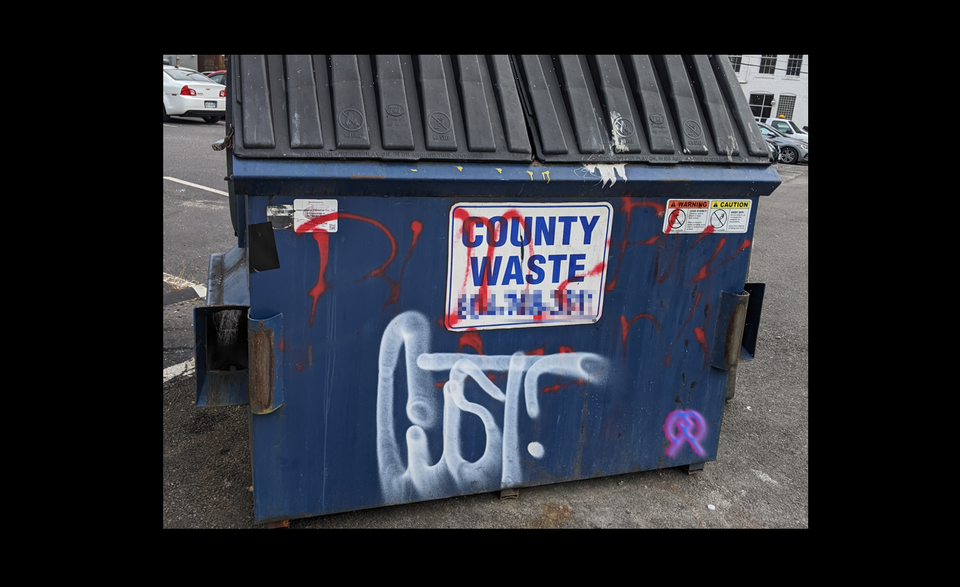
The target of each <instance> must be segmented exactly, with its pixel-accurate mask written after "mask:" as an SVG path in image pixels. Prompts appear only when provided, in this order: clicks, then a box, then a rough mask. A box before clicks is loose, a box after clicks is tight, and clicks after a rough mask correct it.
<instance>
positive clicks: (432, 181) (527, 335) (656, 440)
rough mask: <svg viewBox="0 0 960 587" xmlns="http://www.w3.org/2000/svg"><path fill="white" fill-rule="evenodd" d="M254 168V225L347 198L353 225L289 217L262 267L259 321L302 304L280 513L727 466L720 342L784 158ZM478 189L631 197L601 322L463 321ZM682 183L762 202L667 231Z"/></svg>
mask: <svg viewBox="0 0 960 587" xmlns="http://www.w3.org/2000/svg"><path fill="white" fill-rule="evenodd" d="M495 167H499V168H500V171H499V172H498V171H495V170H494V168H495ZM411 169H416V171H415V172H414V171H411ZM233 170H234V174H235V178H234V179H235V182H236V185H237V186H238V190H239V189H240V187H239V186H242V188H243V189H244V190H245V191H243V192H239V193H241V195H242V196H244V197H242V198H241V199H240V200H241V202H242V206H243V210H242V214H240V217H241V218H243V221H244V223H245V224H244V228H245V227H246V225H250V224H257V223H262V222H266V221H268V220H269V218H268V216H267V208H268V207H270V206H283V205H293V203H294V200H295V199H297V198H307V197H310V198H313V197H317V198H319V197H323V198H331V199H336V200H337V202H338V212H339V219H338V229H337V232H335V233H324V234H322V235H319V236H318V235H317V234H312V233H306V234H297V233H295V232H294V231H293V230H275V231H274V232H273V235H274V239H275V246H276V250H277V255H278V258H279V260H280V268H279V269H273V270H268V271H261V272H254V273H251V274H250V275H249V288H250V310H249V313H250V316H252V317H255V318H257V317H263V316H270V317H277V316H282V320H278V321H277V322H278V323H282V326H281V327H280V330H281V331H280V332H274V336H275V338H276V341H277V343H276V344H277V346H278V349H279V355H280V356H279V357H277V358H276V364H277V366H278V367H277V368H278V370H279V373H277V376H278V377H282V389H283V405H282V406H280V407H279V408H277V409H276V410H275V411H272V412H270V413H267V414H251V415H250V432H251V450H252V457H253V477H254V479H253V486H254V505H255V517H256V519H257V521H258V522H263V521H268V520H276V519H289V518H297V517H306V516H316V515H323V514H329V513H335V512H343V511H350V510H357V509H363V508H369V507H378V506H383V505H389V504H393V503H405V502H411V501H418V500H422V499H435V498H443V497H449V496H454V495H464V494H469V493H478V492H488V491H498V490H500V489H501V488H503V487H523V486H531V485H538V484H544V483H555V482H561V481H567V480H575V479H583V478H590V477H595V476H605V475H614V474H621V473H626V472H632V471H643V470H651V469H658V468H663V467H674V466H682V465H689V464H699V463H704V462H708V461H713V460H715V459H716V455H717V448H718V443H719V441H720V431H721V419H722V413H723V409H724V394H725V385H726V379H727V372H726V371H722V370H720V369H717V368H714V367H711V366H710V364H709V360H708V359H709V357H710V353H711V352H712V350H713V349H710V348H708V347H709V346H710V345H712V344H713V341H714V340H715V333H716V328H717V323H716V319H717V308H718V304H719V300H720V295H721V291H741V290H742V288H743V285H744V280H745V276H746V270H747V263H748V259H749V252H750V242H751V241H752V238H753V227H754V224H755V220H756V213H757V207H758V203H759V197H758V196H759V195H766V194H768V193H769V192H770V191H772V189H773V188H774V187H776V184H777V183H778V182H779V178H778V177H777V176H776V172H775V171H773V170H772V169H770V168H752V167H741V168H738V169H737V170H736V172H737V173H736V174H731V173H729V170H726V171H724V170H723V169H722V168H717V167H707V166H704V167H683V168H680V167H656V166H642V167H641V166H635V167H632V166H630V165H627V166H626V168H625V170H626V176H627V178H626V180H624V179H623V178H622V177H621V176H616V177H617V181H616V183H615V184H611V183H610V182H606V183H604V182H602V181H600V178H599V176H598V175H597V174H594V173H587V172H585V171H584V169H583V167H582V166H575V165H549V166H535V167H531V166H526V165H495V164H489V165H476V164H473V165H471V164H464V165H462V170H461V169H458V167H457V166H456V165H453V164H447V163H444V164H424V163H420V164H417V165H413V164H407V163H341V162H311V161H293V162H287V161H284V162H272V161H261V160H253V161H251V160H241V159H236V158H235V159H234V161H233ZM528 171H530V172H533V179H531V177H530V175H529V174H528V173H527V172H528ZM545 172H548V173H549V178H550V181H549V183H548V182H547V180H546V178H545V176H544V175H543V174H544V173H545ZM733 176H735V178H733ZM372 177H376V179H373V178H372ZM521 190H522V191H521ZM401 196H402V197H401ZM477 196H483V197H486V198H491V199H494V200H499V201H504V202H518V203H524V202H544V201H549V202H560V203H562V202H572V203H575V202H591V203H594V202H607V203H609V204H610V205H611V206H612V207H613V209H614V217H613V221H612V233H611V237H610V240H611V243H610V247H609V249H610V252H609V257H608V260H607V265H608V267H607V269H608V271H607V285H608V286H609V285H610V284H611V283H613V282H614V280H615V283H614V284H613V287H612V288H611V289H609V290H607V291H606V292H605V298H604V301H603V314H602V317H601V318H600V320H599V321H598V322H596V323H594V324H585V325H571V326H552V327H544V328H520V329H499V330H488V331H481V332H466V333H462V332H451V331H449V330H447V329H446V328H445V327H444V301H445V295H446V288H447V271H448V269H447V267H448V263H449V259H448V250H449V245H450V243H449V238H450V237H449V232H450V210H451V208H452V207H453V206H455V205H456V204H457V203H460V202H464V201H471V200H475V199H476V197H477ZM674 196H683V197H711V198H717V197H737V198H742V199H750V200H751V202H752V206H751V211H750V214H751V217H750V222H749V230H748V231H747V232H746V233H744V234H723V235H721V234H707V235H702V238H699V237H698V235H676V234H673V235H670V234H666V235H665V234H663V230H662V227H663V216H662V210H663V207H664V205H665V204H666V200H667V198H669V197H674ZM545 198H546V199H545ZM658 211H661V212H660V213H659V214H658ZM628 219H629V222H628ZM415 223H419V225H420V226H421V227H422V232H420V233H419V234H415V232H416V231H415V230H414V229H413V227H414V226H416V224H415ZM241 232H245V231H241ZM243 238H246V235H245V234H244V236H243V237H241V238H240V239H239V240H240V241H241V242H242V240H243ZM505 246H510V245H505ZM323 255H326V259H325V261H323V262H322V259H321V257H322V256H323ZM321 267H324V268H325V271H321ZM321 283H322V284H323V287H322V288H318V284H321ZM320 290H322V292H323V293H322V294H321V295H319V296H318V297H317V298H316V304H315V306H314V299H313V298H312V297H311V295H310V292H311V291H320ZM311 322H312V326H311ZM480 352H482V355H483V356H480ZM457 353H459V354H457ZM531 373H532V374H533V375H531ZM538 373H539V375H538ZM483 380H485V381H483ZM531 380H532V383H531V382H530V381H531ZM531 389H532V390H533V392H534V393H532V394H530V393H529V390H531ZM531 395H532V396H533V399H531V398H530V396H531ZM444 398H447V400H446V401H447V403H446V404H445V403H444ZM511 398H512V400H511ZM511 401H513V403H512V404H511ZM458 402H459V404H458ZM451 406H453V407H451ZM511 406H512V407H514V408H516V409H514V410H513V411H512V412H511ZM531 413H535V415H531ZM445 443H446V445H445ZM437 463H441V464H440V466H434V465H436V464H437ZM477 463H482V464H483V465H484V467H480V466H479V465H478V464H477Z"/></svg>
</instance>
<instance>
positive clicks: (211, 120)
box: [203, 116, 220, 124]
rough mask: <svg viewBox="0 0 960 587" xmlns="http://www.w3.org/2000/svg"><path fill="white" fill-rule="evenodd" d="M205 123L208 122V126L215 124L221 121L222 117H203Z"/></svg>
mask: <svg viewBox="0 0 960 587" xmlns="http://www.w3.org/2000/svg"><path fill="white" fill-rule="evenodd" d="M203 121H204V122H206V123H207V124H214V123H216V122H219V121H220V117H219V116H204V117H203Z"/></svg>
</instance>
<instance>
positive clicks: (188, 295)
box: [163, 273, 207, 306]
mask: <svg viewBox="0 0 960 587" xmlns="http://www.w3.org/2000/svg"><path fill="white" fill-rule="evenodd" d="M163 282H164V283H166V284H167V285H169V286H171V287H175V288H176V290H174V291H168V292H166V293H164V294H163V305H164V306H167V305H170V304H175V303H177V302H183V301H186V300H193V299H196V298H205V297H207V288H206V286H203V285H200V284H199V283H193V282H192V281H187V280H186V279H180V278H179V277H176V276H174V275H170V274H169V273H164V274H163Z"/></svg>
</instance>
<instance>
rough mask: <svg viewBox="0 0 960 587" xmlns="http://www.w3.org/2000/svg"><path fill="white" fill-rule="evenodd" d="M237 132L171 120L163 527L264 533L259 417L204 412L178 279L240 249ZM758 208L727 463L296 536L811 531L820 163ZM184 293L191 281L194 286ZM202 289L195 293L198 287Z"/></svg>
mask: <svg viewBox="0 0 960 587" xmlns="http://www.w3.org/2000/svg"><path fill="white" fill-rule="evenodd" d="M223 133H224V123H223V122H219V123H216V124H212V125H208V124H204V123H203V122H202V121H200V120H199V119H198V120H196V121H191V120H189V119H182V120H180V121H173V122H170V123H164V180H163V186H164V275H165V280H164V294H165V305H164V307H163V321H164V327H163V330H164V345H163V366H164V383H163V527H164V528H171V529H174V528H264V527H266V525H258V524H255V523H254V519H253V498H252V495H253V494H252V472H251V463H250V452H249V445H248V441H249V438H248V431H247V419H248V417H249V408H248V407H247V406H229V407H219V408H202V409H201V408H198V407H197V406H196V405H195V404H194V399H195V396H196V382H195V378H194V377H195V376H194V373H193V371H191V369H190V364H189V363H190V361H191V359H192V353H193V309H194V308H195V307H197V306H198V305H200V304H202V303H203V300H202V299H200V298H198V297H195V296H193V295H191V294H190V293H189V292H187V293H185V294H184V293H181V294H179V296H180V298H182V299H174V298H175V297H176V296H174V297H171V296H168V295H167V294H168V293H172V292H173V291H175V290H176V291H181V292H182V291H184V290H183V289H176V287H174V286H172V285H171V284H170V282H169V280H168V279H167V278H166V276H168V275H172V276H179V277H180V278H181V279H182V280H183V282H184V283H187V284H197V285H201V286H202V285H204V284H205V279H206V270H207V262H208V260H209V256H210V255H211V254H213V253H221V252H225V251H227V250H229V248H230V247H231V246H232V245H233V244H234V243H235V241H236V238H235V236H234V235H233V229H232V226H231V224H230V217H229V209H228V207H227V205H226V204H227V202H226V197H225V196H223V195H222V193H218V192H224V191H225V190H226V184H225V182H224V181H223V176H224V159H223V157H224V156H223V154H222V153H216V152H213V151H212V149H210V144H211V143H212V142H213V141H215V140H216V139H217V138H222V136H223ZM776 168H777V170H778V172H779V173H780V176H781V179H782V181H783V183H782V185H781V186H780V187H779V188H777V190H776V191H775V192H774V193H773V194H772V195H770V196H768V197H763V198H761V200H760V204H759V206H758V217H757V224H756V229H755V239H754V241H755V242H754V246H753V247H752V257H751V265H750V275H749V280H750V281H756V282H764V283H766V285H767V293H766V296H765V299H764V307H763V318H762V322H761V328H760V334H759V339H758V342H757V357H756V359H755V360H753V361H751V362H748V363H744V364H742V365H741V367H740V369H739V375H738V382H737V394H736V396H735V397H734V398H733V399H732V400H730V401H729V402H728V403H727V405H726V408H725V411H724V416H723V423H722V431H721V436H720V442H719V453H718V455H717V459H716V461H714V462H709V463H707V464H706V466H705V468H704V470H703V471H702V472H700V473H698V474H693V475H689V474H687V472H686V471H684V470H682V469H680V468H673V469H660V470H655V471H645V472H640V473H630V474H624V475H616V476H611V477H604V478H596V479H587V480H583V481H576V482H569V483H559V484H553V485H544V486H539V487H530V488H524V489H521V490H520V492H519V496H518V497H517V498H516V499H501V496H500V494H499V493H496V494H494V493H481V494H475V495H463V496H460V497H454V498H449V499H442V500H436V501H427V502H421V503H414V504H407V505H397V506H391V507H383V508H376V509H370V510H363V511H356V512H347V513H342V514H335V515H329V516H323V517H317V518H305V519H295V520H292V521H290V523H289V527H290V528H302V529H306V528H314V529H319V528H331V529H332V528H807V527H808V526H809V520H808V480H809V477H808V413H807V407H808V401H807V400H808V377H807V349H808V325H807V316H808V313H807V300H808V296H807V293H808V287H807V272H808V263H807V242H808V238H807V237H808V225H807V221H808V207H807V202H808V175H809V173H808V170H809V168H808V166H807V165H784V164H779V165H777V166H776ZM181 285H182V284H181ZM188 287H189V285H188Z"/></svg>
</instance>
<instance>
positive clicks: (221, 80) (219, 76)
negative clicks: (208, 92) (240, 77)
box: [201, 69, 227, 86]
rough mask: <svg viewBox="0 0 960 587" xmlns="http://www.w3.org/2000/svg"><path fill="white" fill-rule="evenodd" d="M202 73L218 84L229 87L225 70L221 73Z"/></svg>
mask: <svg viewBox="0 0 960 587" xmlns="http://www.w3.org/2000/svg"><path fill="white" fill-rule="evenodd" d="M201 73H203V75H205V76H207V77H208V78H210V79H212V80H213V81H214V82H216V83H218V84H222V85H224V86H225V85H227V72H226V71H225V70H223V69H221V70H220V71H204V72H201Z"/></svg>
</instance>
